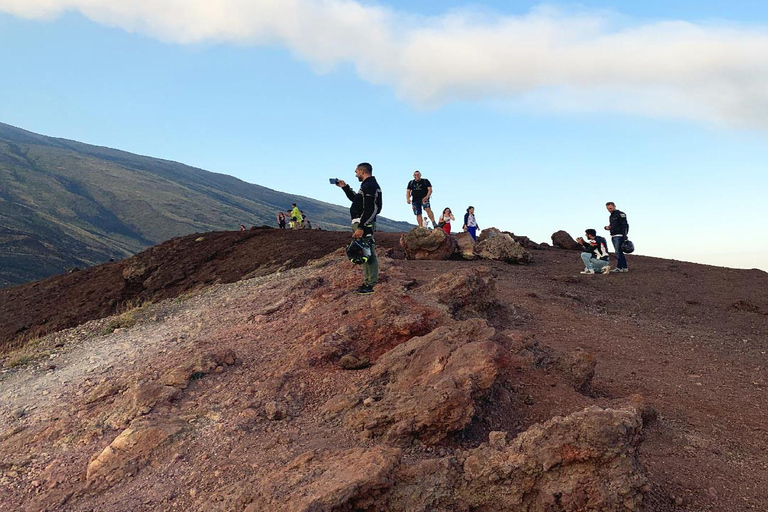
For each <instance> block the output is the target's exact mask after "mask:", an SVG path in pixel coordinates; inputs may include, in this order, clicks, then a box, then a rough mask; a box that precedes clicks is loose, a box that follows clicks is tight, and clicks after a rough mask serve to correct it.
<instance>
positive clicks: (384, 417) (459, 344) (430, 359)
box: [346, 319, 504, 444]
mask: <svg viewBox="0 0 768 512" xmlns="http://www.w3.org/2000/svg"><path fill="white" fill-rule="evenodd" d="M493 334H494V329H492V328H490V327H489V326H488V325H487V324H486V322H485V321H483V320H479V319H475V320H468V321H466V322H458V323H455V324H452V325H450V326H444V327H439V328H437V329H435V330H434V331H432V332H431V333H429V334H428V335H426V336H422V337H419V338H413V339H411V340H409V341H408V342H406V343H403V344H402V345H400V346H398V347H396V348H394V349H393V350H391V351H389V352H388V353H387V354H385V355H384V356H383V357H382V358H381V359H380V360H379V361H378V363H377V364H376V365H375V367H374V374H373V376H372V377H373V380H372V381H371V384H369V385H368V386H366V387H365V388H364V389H362V390H361V391H360V392H359V393H358V395H359V396H364V395H367V396H370V397H375V398H374V400H375V401H374V402H373V403H371V404H370V405H369V406H365V404H363V406H362V407H358V408H357V410H355V411H352V412H351V413H350V414H349V415H348V417H347V420H346V422H347V424H348V425H350V427H351V428H352V429H353V430H358V431H362V432H363V433H364V434H365V435H366V436H368V437H376V436H380V435H384V436H385V438H386V439H387V440H388V441H390V442H395V443H398V442H403V441H408V442H410V439H411V438H414V437H415V438H417V439H419V440H420V441H421V442H422V443H426V444H435V443H438V442H440V441H442V440H444V439H445V438H446V437H447V436H449V435H451V434H452V433H454V432H458V431H459V430H461V429H463V428H464V427H466V426H467V425H468V424H469V422H470V421H471V420H472V417H473V416H474V414H475V412H476V410H477V406H476V403H475V401H476V400H480V399H482V398H483V397H484V396H485V395H486V394H487V393H488V391H489V390H490V389H491V387H492V386H493V384H494V382H495V381H496V377H497V376H498V374H499V367H500V365H502V364H503V361H504V351H503V350H502V349H501V347H500V346H499V345H497V344H495V343H492V342H491V341H490V338H491V336H493Z"/></svg>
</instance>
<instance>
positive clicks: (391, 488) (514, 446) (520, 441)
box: [246, 406, 646, 512]
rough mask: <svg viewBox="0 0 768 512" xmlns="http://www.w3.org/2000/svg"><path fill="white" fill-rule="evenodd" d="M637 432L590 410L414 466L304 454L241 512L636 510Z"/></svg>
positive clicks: (372, 456)
mask: <svg viewBox="0 0 768 512" xmlns="http://www.w3.org/2000/svg"><path fill="white" fill-rule="evenodd" d="M641 428H642V420H641V419H640V416H639V414H638V413H637V412H636V411H635V410H633V409H631V408H628V409H602V408H600V407H595V406H593V407H588V408H586V409H584V410H582V411H579V412H575V413H573V414H571V415H569V416H566V417H556V418H553V419H551V420H550V421H548V422H546V423H544V424H537V425H534V426H533V427H531V428H530V429H528V430H527V431H525V432H523V433H521V434H520V435H518V436H517V437H516V438H514V439H512V440H511V441H507V439H506V437H507V436H506V434H505V433H504V432H491V433H490V435H489V440H488V443H484V444H482V445H481V446H480V447H478V448H475V449H471V450H467V451H465V452H459V453H458V454H457V455H456V456H455V457H439V458H433V459H427V460H423V461H420V462H416V463H414V464H409V463H407V462H406V461H405V460H403V454H402V452H400V451H399V450H397V449H396V448H392V447H388V446H385V445H377V446H375V447H373V448H371V449H359V448H358V449H352V450H346V451H339V452H336V453H322V454H318V453H315V452H307V453H304V454H302V455H300V456H298V457H296V459H294V461H292V462H291V463H289V464H288V465H287V467H286V468H285V469H284V470H283V471H281V472H280V474H278V475H277V476H276V478H274V479H273V482H274V483H273V489H271V490H270V492H269V493H268V494H267V495H264V496H260V497H259V498H258V501H259V503H258V505H257V504H255V503H254V504H253V505H251V506H250V507H249V508H247V509H246V510H247V511H250V512H255V511H256V510H266V509H269V510H281V511H292V512H293V511H296V512H305V511H310V510H312V511H315V510H317V511H337V510H366V511H377V512H384V511H387V512H397V511H409V512H427V511H432V510H451V511H466V512H469V511H471V510H489V511H490V510H494V511H495V510H499V511H500V510H504V511H513V512H515V511H516V512H552V511H592V512H598V511H600V512H630V511H640V510H643V489H644V487H645V485H646V479H645V476H644V474H643V471H642V469H641V468H640V465H639V463H638V460H637V446H638V443H639V441H640V431H641ZM259 507H262V508H259ZM264 507H266V508H264Z"/></svg>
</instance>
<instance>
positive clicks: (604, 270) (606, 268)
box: [602, 265, 611, 274]
mask: <svg viewBox="0 0 768 512" xmlns="http://www.w3.org/2000/svg"><path fill="white" fill-rule="evenodd" d="M602 273H603V274H610V273H611V267H610V265H606V266H604V267H603V270H602Z"/></svg>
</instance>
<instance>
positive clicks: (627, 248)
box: [621, 240, 635, 254]
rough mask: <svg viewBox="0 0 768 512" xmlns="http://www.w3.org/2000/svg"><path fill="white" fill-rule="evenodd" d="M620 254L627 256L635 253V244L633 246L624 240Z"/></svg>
mask: <svg viewBox="0 0 768 512" xmlns="http://www.w3.org/2000/svg"><path fill="white" fill-rule="evenodd" d="M621 252H625V253H627V254H630V253H633V252H635V244H633V243H632V242H631V241H630V240H624V241H623V242H622V243H621Z"/></svg>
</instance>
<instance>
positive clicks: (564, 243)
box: [552, 230, 584, 251]
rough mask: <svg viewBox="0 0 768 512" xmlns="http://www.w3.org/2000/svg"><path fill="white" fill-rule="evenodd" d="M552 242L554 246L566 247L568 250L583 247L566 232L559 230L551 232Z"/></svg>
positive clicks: (578, 249) (581, 248)
mask: <svg viewBox="0 0 768 512" xmlns="http://www.w3.org/2000/svg"><path fill="white" fill-rule="evenodd" d="M552 244H553V245H554V246H555V247H560V248H561V249H568V250H569V251H583V250H584V248H583V247H582V246H581V244H579V243H578V242H577V241H576V240H574V239H573V237H571V235H569V234H568V232H566V231H563V230H560V231H556V232H554V233H552Z"/></svg>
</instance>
